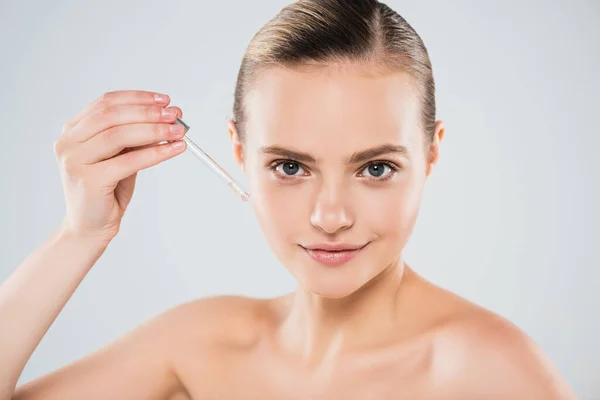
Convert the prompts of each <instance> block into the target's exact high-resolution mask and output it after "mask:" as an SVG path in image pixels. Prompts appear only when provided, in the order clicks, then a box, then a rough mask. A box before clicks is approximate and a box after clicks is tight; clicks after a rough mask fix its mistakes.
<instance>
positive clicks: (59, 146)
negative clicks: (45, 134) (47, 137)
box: [54, 139, 64, 156]
mask: <svg viewBox="0 0 600 400" xmlns="http://www.w3.org/2000/svg"><path fill="white" fill-rule="evenodd" d="M63 150H64V144H63V141H62V140H61V139H58V140H56V141H54V154H56V155H57V156H59V155H61V154H62V152H63Z"/></svg>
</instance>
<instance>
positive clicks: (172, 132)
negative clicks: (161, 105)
mask: <svg viewBox="0 0 600 400" xmlns="http://www.w3.org/2000/svg"><path fill="white" fill-rule="evenodd" d="M183 135H185V128H184V127H183V126H181V125H179V124H149V123H143V124H128V125H119V126H115V127H113V128H109V129H107V130H105V131H103V132H100V133H99V134H97V135H96V136H94V137H92V138H91V139H89V140H88V141H86V142H84V143H82V144H81V145H80V148H79V149H78V152H80V154H81V157H82V158H81V162H83V163H85V164H93V163H96V162H99V161H103V160H106V159H108V158H110V157H113V156H115V155H117V154H119V153H120V152H122V151H123V150H124V149H127V148H139V147H141V146H146V145H156V144H159V143H161V142H165V141H172V140H178V139H181V138H182V137H183Z"/></svg>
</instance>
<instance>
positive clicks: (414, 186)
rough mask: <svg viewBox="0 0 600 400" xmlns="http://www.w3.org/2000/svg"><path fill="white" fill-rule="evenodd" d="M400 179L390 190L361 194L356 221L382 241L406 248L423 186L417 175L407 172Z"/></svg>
mask: <svg viewBox="0 0 600 400" xmlns="http://www.w3.org/2000/svg"><path fill="white" fill-rule="evenodd" d="M399 178H400V179H398V181H397V182H395V184H394V185H393V186H390V187H387V188H380V189H373V188H366V189H364V190H362V194H361V196H360V199H359V202H358V203H357V205H360V207H359V208H357V211H358V212H359V214H358V215H357V217H358V221H359V222H362V223H363V224H364V226H366V227H367V228H368V229H369V230H370V231H372V232H373V233H375V234H376V235H378V236H381V238H382V239H383V240H388V239H390V240H391V241H393V242H394V243H398V244H399V245H401V246H404V244H405V243H406V241H407V240H408V237H409V236H410V233H411V232H412V229H413V227H414V224H415V222H416V219H417V215H418V212H419V206H420V203H421V194H422V189H423V182H422V179H420V178H419V175H418V174H410V175H409V174H408V173H406V172H405V175H404V176H400V177H399ZM367 205H368V206H367Z"/></svg>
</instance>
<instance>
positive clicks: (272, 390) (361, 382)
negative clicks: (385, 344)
mask: <svg viewBox="0 0 600 400" xmlns="http://www.w3.org/2000/svg"><path fill="white" fill-rule="evenodd" d="M205 361H208V360H205ZM182 380H183V383H184V385H185V387H186V389H187V391H188V393H189V394H190V397H191V399H193V400H208V399H235V400H238V399H239V400H242V399H261V400H270V399H286V400H288V399H289V400H296V399H297V400H300V399H302V400H306V399H311V400H321V399H322V400H334V399H344V400H353V399H356V400H359V399H360V400H365V399H377V400H386V399H390V400H391V399H411V400H418V399H436V398H440V397H439V396H437V395H436V394H435V393H434V392H433V390H432V388H433V387H434V385H433V384H432V381H431V375H430V359H429V357H428V356H427V354H422V353H413V354H411V355H410V357H408V356H401V355H396V354H394V353H389V354H374V355H370V356H368V357H356V358H353V359H349V360H344V361H341V362H337V363H332V364H330V365H327V364H325V365H324V366H323V367H320V368H319V369H318V371H316V372H315V371H311V372H307V371H306V370H305V369H302V368H299V367H298V366H297V365H295V364H294V363H290V362H289V361H286V360H283V359H281V358H279V357H275V356H273V355H266V354H260V353H259V354H252V355H246V356H240V355H238V356H236V357H220V359H213V360H212V361H211V362H205V363H201V364H200V363H197V364H196V365H195V366H194V365H190V366H189V368H187V371H186V372H185V373H184V376H183V379H182Z"/></svg>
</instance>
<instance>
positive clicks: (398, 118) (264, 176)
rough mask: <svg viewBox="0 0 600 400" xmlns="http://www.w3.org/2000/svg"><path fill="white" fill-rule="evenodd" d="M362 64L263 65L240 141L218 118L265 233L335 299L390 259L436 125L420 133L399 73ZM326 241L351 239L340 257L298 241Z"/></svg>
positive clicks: (409, 220) (411, 213) (305, 284)
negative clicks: (295, 67)
mask: <svg viewBox="0 0 600 400" xmlns="http://www.w3.org/2000/svg"><path fill="white" fill-rule="evenodd" d="M367 72H368V71H367V70H366V69H359V68H358V67H356V66H345V67H340V66H335V67H323V68H321V69H314V70H311V71H310V72H307V71H304V72H299V71H291V70H286V69H279V68H277V69H270V70H267V71H265V72H263V73H262V74H261V77H260V78H259V79H258V80H257V81H255V82H254V83H253V85H252V87H251V88H249V89H250V90H249V91H248V92H247V93H246V97H245V110H246V121H247V123H246V127H245V138H244V146H243V150H242V146H241V145H240V144H239V142H238V141H237V140H235V139H236V133H235V125H234V124H233V123H230V133H231V134H232V138H233V139H234V140H233V143H234V154H235V155H236V158H237V160H238V162H239V163H240V165H241V166H242V168H243V170H244V172H245V173H246V177H247V184H248V188H249V192H250V194H251V196H252V200H251V201H252V205H253V207H254V210H255V212H256V215H257V217H258V221H259V224H260V226H261V229H262V231H263V232H264V234H265V236H266V239H267V242H268V243H269V245H270V246H271V248H272V250H273V251H274V253H275V255H276V256H277V258H278V259H279V260H280V262H281V263H282V264H284V265H285V267H286V268H287V269H288V270H289V271H290V273H292V274H293V275H294V276H295V277H296V279H297V280H298V281H299V284H300V285H301V287H302V288H304V289H306V290H309V291H311V292H313V293H315V294H318V295H321V296H324V297H332V298H339V297H343V296H347V295H349V294H351V293H352V292H354V291H356V290H357V289H359V288H360V287H361V286H363V285H364V284H365V283H367V282H368V281H369V280H371V279H372V278H373V277H375V276H376V275H377V274H379V273H380V272H381V271H382V270H384V269H385V268H386V267H388V266H390V265H393V264H395V263H396V262H397V261H398V259H399V257H400V255H401V252H402V249H403V248H404V246H405V245H406V242H407V241H408V239H409V236H410V234H411V232H412V230H413V227H414V224H415V221H416V219H417V214H418V211H419V206H420V202H421V194H422V191H423V186H424V184H425V181H426V178H427V176H428V175H429V171H430V167H431V165H433V163H434V162H435V160H436V158H437V148H438V144H439V138H440V137H441V135H442V134H443V129H442V128H441V123H438V124H437V125H436V138H434V141H433V143H431V144H430V143H429V142H427V141H425V140H424V132H423V130H422V129H421V128H420V126H419V115H420V114H419V113H420V110H419V106H418V102H417V100H416V97H415V94H414V90H413V86H412V83H411V82H410V80H409V78H408V76H407V75H405V74H402V73H396V74H388V75H381V74H380V75H378V76H375V75H369V74H367ZM440 130H441V131H442V132H441V133H440ZM327 245H334V246H335V245H341V246H342V247H348V246H353V247H357V246H358V247H362V248H361V249H360V250H358V251H353V252H346V256H350V259H348V260H347V261H344V259H343V257H340V254H339V253H338V254H337V255H336V254H334V253H331V252H330V253H324V252H321V251H318V250H314V251H310V250H307V249H309V248H323V247H326V246H327ZM363 246H364V247H363ZM319 257H322V258H323V257H324V258H325V261H323V260H322V259H319ZM327 260H329V261H327ZM332 264H335V265H332Z"/></svg>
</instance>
